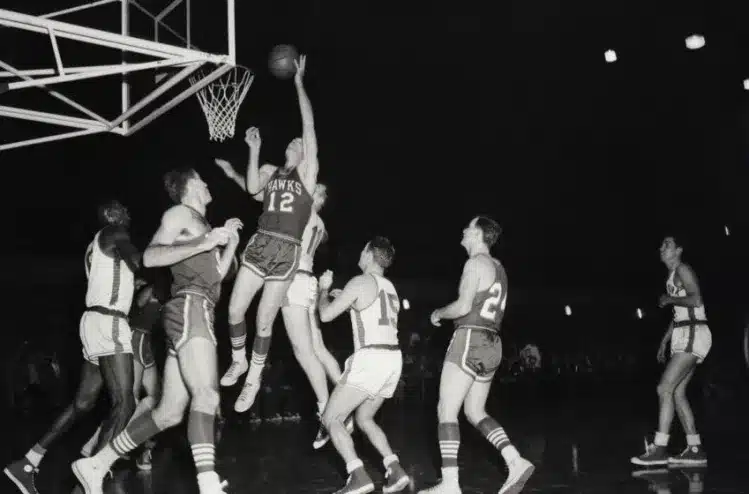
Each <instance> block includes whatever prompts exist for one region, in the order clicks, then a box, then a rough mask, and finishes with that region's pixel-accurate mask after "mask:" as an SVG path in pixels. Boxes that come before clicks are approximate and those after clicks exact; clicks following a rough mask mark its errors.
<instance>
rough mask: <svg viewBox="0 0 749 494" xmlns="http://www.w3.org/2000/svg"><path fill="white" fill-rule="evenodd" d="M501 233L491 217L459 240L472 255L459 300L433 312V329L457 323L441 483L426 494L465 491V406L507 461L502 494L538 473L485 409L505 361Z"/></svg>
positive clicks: (441, 411)
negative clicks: (497, 248) (494, 252)
mask: <svg viewBox="0 0 749 494" xmlns="http://www.w3.org/2000/svg"><path fill="white" fill-rule="evenodd" d="M500 233H501V228H500V227H499V224H497V222H496V221H494V220H493V219H491V218H487V217H486V216H477V217H476V218H473V219H472V220H471V222H470V223H469V224H468V226H467V227H466V228H465V229H464V230H463V239H462V240H461V242H460V244H461V245H462V246H463V248H464V249H465V250H466V252H467V253H468V261H466V263H465V266H464V267H463V275H462V276H461V278H460V287H459V289H458V299H457V300H455V301H454V302H452V303H451V304H449V305H447V306H445V307H443V308H441V309H437V310H435V311H434V312H432V316H431V321H432V324H433V325H434V326H440V321H441V320H442V319H453V320H454V321H455V332H454V333H453V337H452V341H451V342H450V346H449V347H448V349H447V355H446V356H445V363H444V365H443V366H442V376H441V377H440V397H439V404H438V405H437V417H438V420H439V425H438V431H437V432H438V438H439V447H440V454H441V456H442V482H440V483H439V484H438V485H436V486H434V487H432V488H430V489H426V490H424V491H421V492H422V493H429V494H437V493H439V494H453V493H460V492H461V490H460V484H459V482H458V449H459V448H460V429H459V428H458V413H460V408H461V407H463V411H464V412H465V414H466V418H467V419H468V421H469V422H470V423H471V424H472V425H473V426H474V427H476V428H477V429H478V430H479V431H480V432H481V434H483V435H484V437H485V438H486V439H487V440H488V441H489V442H490V443H491V444H492V446H494V447H495V448H496V449H497V450H499V452H500V453H501V454H502V457H503V458H504V460H505V463H507V468H508V475H507V480H505V483H504V485H503V486H502V488H501V489H500V490H499V494H517V493H518V492H520V491H522V490H523V486H524V485H525V483H526V482H527V480H528V478H530V476H531V475H532V474H533V469H534V467H533V465H532V464H531V462H529V461H528V460H526V459H525V458H522V457H521V456H520V454H519V453H518V451H517V449H515V447H514V446H513V445H512V444H511V443H510V439H509V438H508V437H507V434H506V433H505V430H504V429H503V428H502V427H501V426H500V425H499V423H498V422H497V421H496V420H494V419H493V418H492V417H490V416H489V415H488V414H487V413H486V408H485V407H486V399H487V397H488V396H489V390H490V389H491V386H492V380H493V379H494V374H495V372H496V371H497V369H498V368H499V364H500V362H501V360H502V341H501V340H500V337H499V329H500V327H501V324H502V318H503V317H504V312H505V306H506V304H507V274H506V273H505V269H504V267H503V266H502V264H501V263H500V262H499V261H498V260H497V259H495V258H493V257H492V256H491V254H490V253H489V249H490V248H491V247H492V246H493V245H494V244H495V243H496V242H497V240H498V239H499V235H500Z"/></svg>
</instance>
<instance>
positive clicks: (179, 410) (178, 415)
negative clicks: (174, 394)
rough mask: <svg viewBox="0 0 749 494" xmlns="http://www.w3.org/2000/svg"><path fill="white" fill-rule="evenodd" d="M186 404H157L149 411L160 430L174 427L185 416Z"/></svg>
mask: <svg viewBox="0 0 749 494" xmlns="http://www.w3.org/2000/svg"><path fill="white" fill-rule="evenodd" d="M185 408H186V404H185V405H182V406H180V404H178V403H171V404H164V403H161V404H159V406H158V407H156V408H155V409H154V411H153V412H152V413H151V418H153V421H154V423H155V424H156V426H157V427H158V428H159V429H160V430H162V431H163V430H164V429H169V428H171V427H176V426H178V425H179V424H180V423H182V420H183V419H184V417H185Z"/></svg>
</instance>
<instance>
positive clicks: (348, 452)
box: [322, 383, 374, 494]
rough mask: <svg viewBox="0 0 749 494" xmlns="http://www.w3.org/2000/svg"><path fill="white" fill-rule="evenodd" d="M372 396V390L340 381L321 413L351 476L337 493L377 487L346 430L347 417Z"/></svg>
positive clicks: (359, 491)
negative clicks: (370, 392)
mask: <svg viewBox="0 0 749 494" xmlns="http://www.w3.org/2000/svg"><path fill="white" fill-rule="evenodd" d="M367 398H369V393H368V392H367V391H364V390H362V389H359V388H357V387H354V386H349V385H348V384H345V383H341V384H339V385H338V386H336V388H335V389H334V390H333V394H332V395H331V396H330V400H329V401H328V406H327V407H326V408H325V412H324V413H323V416H322V422H323V426H324V427H325V428H326V429H327V430H328V432H329V433H330V439H331V441H332V442H333V446H335V449H336V451H338V454H339V455H341V458H342V459H343V461H344V463H345V464H346V472H348V474H349V477H348V480H347V481H346V487H344V489H343V490H341V491H338V492H357V493H362V494H363V493H367V492H372V491H373V490H374V483H373V482H372V479H371V478H370V477H369V475H368V474H367V472H366V471H365V470H364V463H362V461H361V460H360V459H359V456H358V455H357V454H356V450H355V449H354V441H353V440H352V439H351V434H349V432H348V431H347V430H346V426H345V424H344V422H345V420H346V419H347V418H348V416H349V415H351V413H352V412H354V410H356V409H357V407H359V405H361V404H362V403H364V402H365V401H366V400H367Z"/></svg>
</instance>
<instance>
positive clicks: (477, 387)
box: [463, 379, 534, 494]
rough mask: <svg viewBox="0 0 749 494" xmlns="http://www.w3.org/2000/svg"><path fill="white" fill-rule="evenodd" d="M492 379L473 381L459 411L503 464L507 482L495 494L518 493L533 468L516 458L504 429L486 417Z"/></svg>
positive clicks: (518, 456) (516, 453)
mask: <svg viewBox="0 0 749 494" xmlns="http://www.w3.org/2000/svg"><path fill="white" fill-rule="evenodd" d="M491 386H492V379H488V380H486V379H484V380H482V381H479V380H476V381H475V382H474V383H473V384H472V385H471V389H469V390H468V395H467V396H466V399H465V403H464V404H463V411H464V412H465V414H466V418H467V419H468V421H469V422H470V423H471V425H473V426H474V427H475V428H476V429H478V431H479V432H481V434H482V435H483V436H484V437H485V438H486V440H487V441H489V442H490V443H491V445H492V446H494V447H495V448H496V449H497V450H498V451H499V452H500V454H501V455H502V458H503V459H504V460H505V463H506V464H507V471H508V474H507V479H506V480H505V483H504V485H503V486H502V488H501V489H500V490H499V494H510V493H517V492H520V491H522V489H523V486H525V483H526V482H527V481H528V479H529V478H530V476H531V475H532V474H533V470H534V467H533V465H532V464H531V463H530V462H529V461H528V460H526V459H524V458H522V457H521V456H520V453H518V450H517V449H515V446H513V445H512V443H511V442H510V438H509V437H508V436H507V433H506V432H505V430H504V428H503V427H502V426H501V425H499V422H497V421H496V420H495V419H494V418H493V417H491V416H489V414H487V413H486V400H487V398H488V397H489V391H490V390H491Z"/></svg>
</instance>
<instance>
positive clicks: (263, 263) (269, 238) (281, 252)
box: [242, 232, 301, 281]
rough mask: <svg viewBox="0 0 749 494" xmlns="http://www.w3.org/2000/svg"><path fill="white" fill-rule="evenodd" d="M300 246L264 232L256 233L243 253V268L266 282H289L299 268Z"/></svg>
mask: <svg viewBox="0 0 749 494" xmlns="http://www.w3.org/2000/svg"><path fill="white" fill-rule="evenodd" d="M300 253H301V251H300V248H299V244H298V243H295V242H293V241H291V240H285V239H283V238H280V237H276V236H274V235H269V234H267V233H263V232H257V233H255V234H254V235H253V236H252V237H251V238H250V241H249V242H247V247H245V249H244V252H243V253H242V266H247V267H248V268H249V269H251V270H252V271H254V272H255V273H257V275H258V276H260V277H261V278H263V279H264V280H272V281H273V280H275V281H285V280H288V279H289V278H290V277H291V276H292V275H293V274H294V272H295V271H296V269H297V267H298V266H299V256H300Z"/></svg>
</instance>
